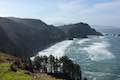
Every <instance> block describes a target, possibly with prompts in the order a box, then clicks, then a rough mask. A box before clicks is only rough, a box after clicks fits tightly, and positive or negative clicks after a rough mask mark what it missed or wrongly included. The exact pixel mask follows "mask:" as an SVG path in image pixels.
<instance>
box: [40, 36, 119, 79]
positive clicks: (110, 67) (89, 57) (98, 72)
mask: <svg viewBox="0 0 120 80" xmlns="http://www.w3.org/2000/svg"><path fill="white" fill-rule="evenodd" d="M51 54H52V55H54V56H55V57H61V56H63V55H67V56H68V57H69V58H70V59H72V60H73V61H74V62H75V63H78V64H80V66H81V69H82V73H83V77H84V76H85V77H87V78H88V80H120V37H113V36H104V37H90V38H88V39H74V40H65V41H62V42H59V43H57V44H55V45H53V46H51V47H49V48H48V49H45V50H43V51H41V52H39V55H48V56H49V55H51Z"/></svg>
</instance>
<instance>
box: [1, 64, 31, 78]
mask: <svg viewBox="0 0 120 80" xmlns="http://www.w3.org/2000/svg"><path fill="white" fill-rule="evenodd" d="M0 80H32V76H30V75H28V74H25V71H24V70H20V69H18V70H17V72H13V71H11V70H10V64H9V63H0Z"/></svg>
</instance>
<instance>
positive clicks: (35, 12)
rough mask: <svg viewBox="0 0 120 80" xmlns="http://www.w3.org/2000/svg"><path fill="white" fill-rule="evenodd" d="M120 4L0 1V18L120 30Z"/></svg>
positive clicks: (117, 0) (105, 0)
mask: <svg viewBox="0 0 120 80" xmlns="http://www.w3.org/2000/svg"><path fill="white" fill-rule="evenodd" d="M119 8H120V0H0V16H3V17H5V16H13V17H22V18H37V19H41V20H43V21H44V22H46V23H48V24H54V25H61V24H68V23H77V22H87V23H88V24H91V25H93V24H96V25H106V26H119V27H120V9H119Z"/></svg>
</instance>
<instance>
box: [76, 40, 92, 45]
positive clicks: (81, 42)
mask: <svg viewBox="0 0 120 80" xmlns="http://www.w3.org/2000/svg"><path fill="white" fill-rule="evenodd" d="M87 41H90V39H81V40H79V41H78V42H77V43H78V44H83V43H85V42H87Z"/></svg>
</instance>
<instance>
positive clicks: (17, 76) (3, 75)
mask: <svg viewBox="0 0 120 80" xmlns="http://www.w3.org/2000/svg"><path fill="white" fill-rule="evenodd" d="M16 59H18V58H17V57H15V56H12V55H9V54H5V53H2V52H0V80H60V79H56V78H55V77H52V76H49V75H47V74H46V73H33V74H32V75H28V74H25V71H24V70H21V69H18V70H17V72H13V71H11V70H10V65H11V64H12V63H13V62H14V61H15V60H16Z"/></svg>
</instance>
